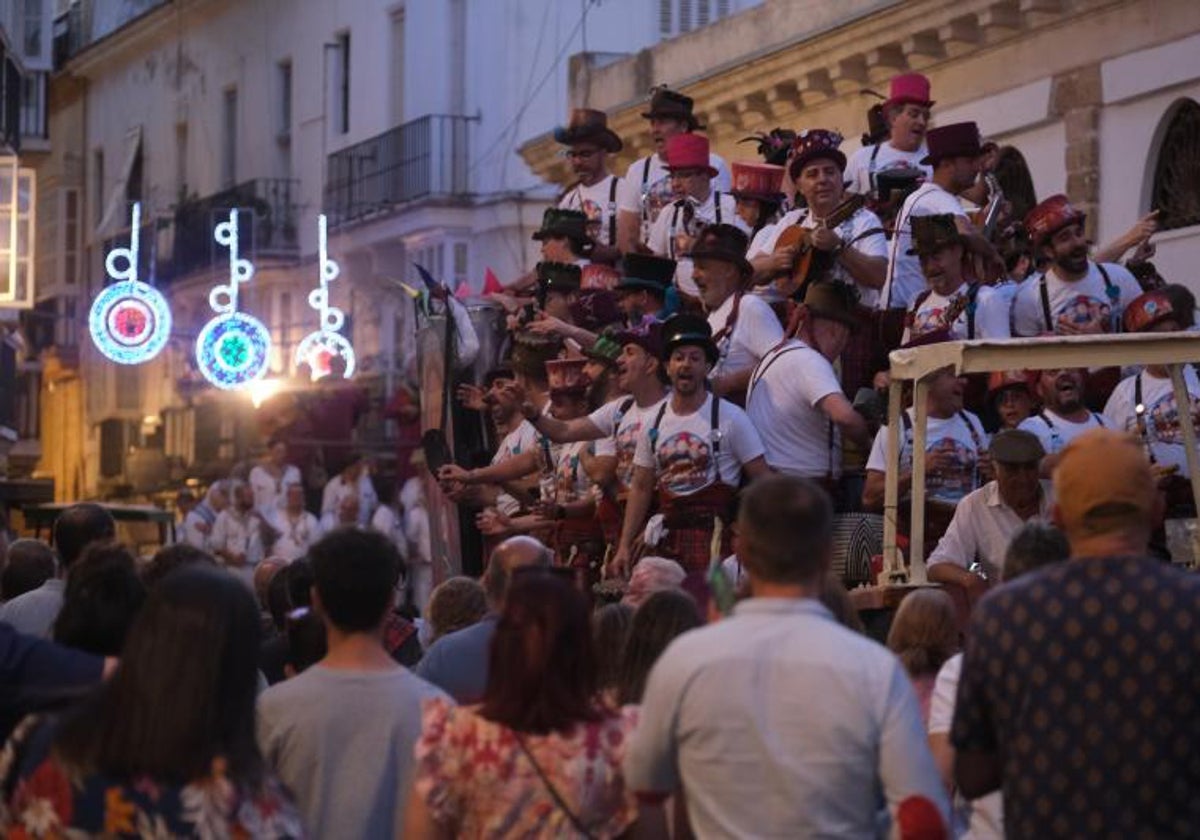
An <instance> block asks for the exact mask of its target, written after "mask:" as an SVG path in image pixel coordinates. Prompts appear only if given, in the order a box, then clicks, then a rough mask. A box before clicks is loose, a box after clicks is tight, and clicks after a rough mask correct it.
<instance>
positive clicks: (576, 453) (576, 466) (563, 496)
mask: <svg viewBox="0 0 1200 840" xmlns="http://www.w3.org/2000/svg"><path fill="white" fill-rule="evenodd" d="M591 446H592V445H591V443H590V442H588V443H583V444H568V445H566V446H564V447H563V449H562V452H561V453H560V454H559V456H558V460H557V463H556V464H555V467H554V482H555V488H556V498H557V499H558V501H559V502H577V501H580V500H582V499H583V498H584V496H586V495H587V491H588V487H589V486H590V485H591V481H590V479H589V478H588V475H587V470H585V469H584V468H583V464H582V463H581V459H580V455H581V453H583V452H584V451H590V449H591Z"/></svg>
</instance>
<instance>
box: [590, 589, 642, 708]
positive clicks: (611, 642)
mask: <svg viewBox="0 0 1200 840" xmlns="http://www.w3.org/2000/svg"><path fill="white" fill-rule="evenodd" d="M632 621H633V607H631V606H630V605H629V604H620V603H618V604H605V605H604V606H602V607H599V608H598V609H597V610H596V611H595V612H594V613H592V638H593V639H595V647H596V687H597V689H598V690H599V691H601V692H602V693H603V694H604V696H605V697H611V696H612V695H610V694H609V692H611V691H613V690H614V689H616V687H617V675H618V674H619V673H620V669H621V660H622V657H623V656H624V651H625V644H626V640H627V639H628V638H629V625H630V623H631V622H632ZM635 702H636V701H635Z"/></svg>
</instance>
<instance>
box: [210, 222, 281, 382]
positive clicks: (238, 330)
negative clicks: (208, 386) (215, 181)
mask: <svg viewBox="0 0 1200 840" xmlns="http://www.w3.org/2000/svg"><path fill="white" fill-rule="evenodd" d="M213 238H214V239H216V240H217V244H219V245H224V246H226V247H227V248H229V285H227V286H214V287H213V289H212V291H210V292H209V293H208V305H209V306H211V307H212V309H213V311H214V312H216V313H217V316H216V317H215V318H213V319H211V320H210V321H209V322H208V323H207V324H205V325H204V329H202V330H201V331H200V335H199V336H197V338H196V363H197V365H199V367H200V372H201V373H202V374H204V378H205V379H207V380H208V381H209V382H211V383H212V384H213V385H216V386H217V387H218V388H226V389H229V388H239V387H241V386H243V385H246V384H247V383H250V382H253V381H254V380H256V379H259V378H261V377H262V375H263V374H264V373H266V372H267V362H268V357H269V355H270V352H271V334H270V332H268V331H267V328H266V327H265V326H263V323H262V321H260V320H258V319H257V318H255V317H253V316H251V315H247V314H245V313H244V312H239V311H238V287H239V286H240V285H242V284H243V283H249V282H250V280H251V278H253V277H254V263H252V262H250V260H248V259H245V258H243V257H242V256H240V254H239V251H238V211H237V209H236V208H235V209H233V210H230V211H229V220H228V221H226V222H221V223H220V224H218V225H217V227H216V230H214V231H213Z"/></svg>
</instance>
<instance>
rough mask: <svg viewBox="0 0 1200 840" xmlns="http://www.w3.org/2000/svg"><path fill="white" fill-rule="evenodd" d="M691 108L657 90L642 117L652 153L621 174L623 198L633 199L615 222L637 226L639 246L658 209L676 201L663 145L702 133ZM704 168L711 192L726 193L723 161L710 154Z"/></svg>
mask: <svg viewBox="0 0 1200 840" xmlns="http://www.w3.org/2000/svg"><path fill="white" fill-rule="evenodd" d="M693 104H694V103H693V102H692V99H691V97H689V96H684V95H683V94H682V93H678V92H676V91H673V90H669V89H668V88H666V87H662V86H660V87H657V88H655V89H654V91H653V92H652V93H651V94H650V108H649V110H647V111H646V112H645V113H643V114H642V116H643V117H644V118H645V119H647V120H649V121H650V139H652V140H653V141H654V153H653V154H651V155H648V156H647V157H644V158H638V159H637V160H635V161H634V162H633V163H631V164H629V169H628V171H627V172H626V173H625V181H626V183H627V184H628V185H629V190H628V192H626V195H627V196H632V197H633V198H632V199H627V203H625V204H621V205H620V212H621V213H622V214H627V215H624V216H623V217H622V221H619V222H618V227H620V226H623V225H626V224H634V225H637V226H639V228H640V232H639V234H638V239H639V240H640V241H642V242H645V241H646V239H647V238H648V237H649V235H650V226H651V225H652V224H653V223H654V221H655V219H657V218H658V215H659V213H660V212H661V210H662V208H663V207H665V206H666V205H667V204H670V203H671V202H672V201H673V200H674V199H675V198H677V196H676V195H674V191H673V190H672V189H671V184H670V182H669V180H668V179H667V162H666V160H665V159H664V155H665V153H666V148H667V142H668V141H669V140H670V139H671V138H672V137H675V136H676V135H679V134H686V133H688V132H692V131H702V130H703V129H704V126H702V125H700V122H699V121H698V120H697V119H696V117H695V115H694V114H693V113H692V106H693ZM708 164H709V165H710V166H711V167H712V168H713V169H714V170H715V171H716V174H715V175H714V176H713V177H714V178H715V183H714V186H715V188H716V189H718V190H720V191H721V192H722V193H728V192H729V189H730V179H729V168H728V167H727V166H726V164H725V160H724V159H723V158H722V157H721V156H720V155H716V154H711V153H710V154H709V156H708Z"/></svg>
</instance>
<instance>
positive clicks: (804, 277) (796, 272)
mask: <svg viewBox="0 0 1200 840" xmlns="http://www.w3.org/2000/svg"><path fill="white" fill-rule="evenodd" d="M866 201H867V199H866V196H862V195H852V196H850V197H849V198H847V199H846V200H845V201H843V202H842V203H841V204H839V205H838V206H837V207H835V208H833V211H832V212H831V213H830V214H829V215H828V216H826V217H825V218H824V219H822V220H821V222H820V225H821V226H822V227H824V228H826V229H833V228H835V227H837V226H838V225H840V224H842V223H843V222H844V221H846V220H847V219H849V218H850V217H851V216H853V215H854V214H855V213H857V212H858V211H859V210H860V209H861V208H862V207H863V205H864V204H866ZM812 232H813V228H806V227H804V226H803V225H798V224H796V225H792V226H791V227H789V228H787V229H786V230H784V231H783V233H781V234H779V239H778V240H777V241H776V243H775V250H776V251H778V250H780V249H781V248H790V247H795V248H796V259H795V262H794V263H793V264H792V270H791V272H790V273H785V274H783V275H781V276H780V277H778V278H777V279H776V280H775V287H776V288H777V289H778V290H779V291H780V292H781V293H782V294H783V295H784V296H785V297H791V296H793V295H795V294H796V293H797V292H799V293H801V294H802V293H803V291H804V290H805V289H807V288H808V284H809V283H812V282H815V281H817V280H820V279H821V278H822V277H823V276H824V275H825V274H826V273H828V271H829V270H830V269H831V268H833V261H834V259H835V255H834V254H833V253H832V252H830V251H822V250H821V249H819V248H814V247H813V244H812Z"/></svg>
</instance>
